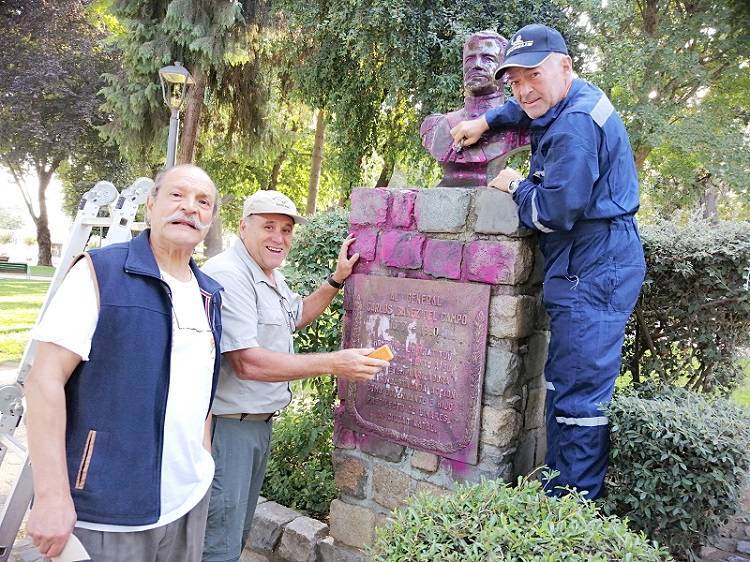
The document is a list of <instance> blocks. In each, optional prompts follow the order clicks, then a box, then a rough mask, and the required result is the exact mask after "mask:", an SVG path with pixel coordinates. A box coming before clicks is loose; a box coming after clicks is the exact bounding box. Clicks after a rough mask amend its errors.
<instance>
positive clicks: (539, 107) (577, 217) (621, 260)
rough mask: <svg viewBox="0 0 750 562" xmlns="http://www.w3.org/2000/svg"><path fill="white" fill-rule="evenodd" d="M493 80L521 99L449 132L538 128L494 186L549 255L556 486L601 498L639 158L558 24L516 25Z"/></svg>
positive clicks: (631, 286) (633, 246)
mask: <svg viewBox="0 0 750 562" xmlns="http://www.w3.org/2000/svg"><path fill="white" fill-rule="evenodd" d="M496 79H498V80H500V79H505V80H506V81H507V83H508V84H510V87H511V90H512V92H513V98H512V99H510V100H509V101H508V102H506V103H505V104H504V105H502V106H501V107H498V108H495V109H491V110H489V111H488V112H487V113H485V114H484V115H483V116H482V117H479V118H477V119H474V120H471V121H464V122H463V123H460V124H459V125H457V126H456V127H455V128H454V129H453V130H452V131H451V135H452V136H453V139H454V141H455V142H456V143H457V144H459V145H461V144H466V145H470V144H472V143H474V142H476V141H477V140H478V139H479V137H480V136H481V135H482V133H484V132H485V131H487V130H489V129H491V130H502V129H503V128H505V127H522V128H526V129H528V130H529V131H530V132H531V137H532V140H531V152H532V154H531V169H530V171H529V174H528V175H527V176H526V177H523V176H521V174H519V173H518V172H516V171H515V170H512V169H508V168H506V169H505V170H503V171H502V172H500V174H498V176H497V177H496V178H494V179H493V180H492V181H491V182H490V186H492V187H495V188H497V189H500V190H502V191H505V192H508V193H510V194H512V196H513V199H514V200H515V202H516V204H517V205H518V213H519V216H520V219H521V222H522V223H523V224H524V226H526V227H528V228H530V229H533V230H535V231H536V232H537V233H538V234H539V244H540V246H541V250H542V253H543V254H544V259H545V266H544V304H545V307H546V309H547V312H548V314H549V317H550V330H551V338H550V345H549V354H548V357H547V363H546V365H545V372H544V374H545V379H546V384H547V412H546V416H547V455H546V464H547V465H548V466H549V467H550V468H551V469H554V470H555V471H557V472H558V473H559V476H558V477H557V478H555V479H554V481H553V482H552V483H551V485H550V486H549V490H550V491H551V493H553V494H560V493H565V490H564V489H563V488H561V487H574V488H577V489H578V490H579V491H582V492H585V493H586V494H587V495H586V497H587V498H590V499H592V498H597V497H599V496H600V495H601V494H602V491H603V481H604V476H605V473H606V470H607V457H608V449H609V431H608V427H607V418H606V416H605V414H604V413H603V412H602V409H601V407H602V405H603V404H606V403H607V402H608V401H609V400H610V398H611V397H612V391H613V388H614V382H615V378H616V377H617V375H618V373H619V369H620V359H621V348H622V343H623V337H624V330H625V324H626V322H627V320H628V317H629V316H630V313H631V312H632V311H633V308H634V306H635V303H636V300H637V298H638V294H639V292H640V288H641V284H642V282H643V278H644V274H645V263H644V259H643V248H642V245H641V240H640V236H639V234H638V228H637V225H636V221H635V218H634V215H635V213H636V211H637V210H638V205H639V203H638V178H637V175H636V169H635V163H634V160H633V153H632V149H631V147H630V142H629V140H628V135H627V132H626V131H625V127H624V125H623V123H622V120H621V119H620V117H619V115H618V114H617V112H616V111H615V109H614V107H613V106H612V104H611V103H610V101H609V99H608V98H607V96H606V95H605V94H604V93H603V92H602V91H601V90H600V89H599V88H597V87H596V86H593V85H592V84H590V83H588V82H585V81H584V80H580V79H577V78H575V77H574V75H573V68H572V61H571V59H570V57H569V56H568V49H567V46H566V44H565V41H564V39H563V38H562V36H561V35H560V33H559V32H558V31H556V30H555V29H552V28H550V27H546V26H544V25H536V24H535V25H528V26H526V27H524V28H522V29H520V30H519V31H518V32H516V33H515V34H514V35H513V37H512V39H511V41H510V43H509V44H508V46H507V48H506V51H505V61H504V62H503V64H502V66H501V67H500V68H499V70H498V71H497V74H496Z"/></svg>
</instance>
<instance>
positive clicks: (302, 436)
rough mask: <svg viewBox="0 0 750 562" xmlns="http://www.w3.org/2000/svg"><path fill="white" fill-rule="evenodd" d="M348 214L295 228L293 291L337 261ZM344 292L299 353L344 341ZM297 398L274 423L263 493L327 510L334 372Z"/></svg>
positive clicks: (290, 264) (300, 339)
mask: <svg viewBox="0 0 750 562" xmlns="http://www.w3.org/2000/svg"><path fill="white" fill-rule="evenodd" d="M347 221H348V213H347V212H346V211H343V210H341V209H336V210H331V211H327V212H325V213H318V214H317V215H315V216H314V217H312V218H311V219H310V220H309V222H308V223H307V224H305V225H304V226H302V227H299V231H298V232H296V233H295V239H294V245H293V246H292V251H291V252H290V254H289V257H288V258H287V263H286V265H285V266H284V275H285V276H286V279H287V282H288V283H289V286H290V287H291V288H292V290H294V291H296V292H298V293H300V294H301V295H308V294H310V293H311V292H313V291H314V290H315V289H317V288H318V287H319V286H320V284H321V283H322V282H323V281H324V280H325V279H326V277H328V275H329V274H330V273H331V271H332V270H333V268H334V267H335V265H336V258H337V256H338V252H339V248H340V246H341V242H343V240H344V238H345V237H346V230H347ZM342 313H343V311H342V302H341V296H337V297H336V299H335V300H334V302H333V303H332V304H331V306H330V307H329V309H328V310H327V311H326V312H324V313H323V314H322V315H321V316H320V317H319V318H318V320H316V321H315V322H313V323H312V324H310V325H309V326H308V327H307V328H305V329H304V330H302V331H301V332H300V333H298V334H296V337H295V342H294V343H295V345H294V347H295V350H296V351H297V352H298V353H315V352H326V351H334V350H336V349H338V348H339V345H340V342H341V317H342ZM298 386H299V387H300V388H301V389H302V390H303V398H299V399H295V400H294V401H293V402H292V404H291V405H290V406H289V407H288V408H286V409H285V410H284V412H283V413H282V414H281V416H280V417H279V419H278V420H277V421H276V422H275V423H274V429H273V442H272V445H271V456H270V457H269V460H268V472H267V475H266V480H265V483H264V485H263V495H265V496H267V497H269V498H272V499H274V500H275V501H277V502H280V503H282V504H283V505H285V506H288V507H291V508H293V509H301V510H303V511H306V512H308V513H310V514H313V515H318V516H320V515H325V514H326V513H327V512H328V506H329V504H330V503H331V500H333V499H334V498H335V497H336V487H335V485H334V482H333V464H332V457H331V455H332V452H333V440H332V439H333V405H334V401H335V396H336V392H335V390H336V389H335V385H334V382H333V377H330V376H324V377H317V378H312V379H306V380H305V381H304V382H303V383H299V385H298Z"/></svg>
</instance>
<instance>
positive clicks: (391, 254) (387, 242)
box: [379, 230, 425, 269]
mask: <svg viewBox="0 0 750 562" xmlns="http://www.w3.org/2000/svg"><path fill="white" fill-rule="evenodd" d="M424 243H425V237H424V236H422V235H420V234H416V233H414V232H408V231H406V232H405V231H403V230H391V231H389V232H385V233H383V234H381V235H380V252H379V256H380V260H381V262H382V263H384V264H385V265H388V266H390V267H400V268H403V269H419V268H420V267H422V252H423V250H424Z"/></svg>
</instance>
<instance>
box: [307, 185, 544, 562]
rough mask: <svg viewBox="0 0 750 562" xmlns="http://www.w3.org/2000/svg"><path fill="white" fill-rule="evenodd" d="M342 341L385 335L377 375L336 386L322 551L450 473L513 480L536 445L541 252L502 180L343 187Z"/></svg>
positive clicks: (367, 539)
mask: <svg viewBox="0 0 750 562" xmlns="http://www.w3.org/2000/svg"><path fill="white" fill-rule="evenodd" d="M351 201H352V210H351V215H350V230H351V232H352V233H354V234H355V235H356V237H357V240H356V242H355V244H354V247H353V248H352V249H351V251H352V252H359V254H360V259H359V262H358V263H357V265H356V268H355V273H354V275H353V276H352V277H351V278H350V279H349V280H348V281H347V283H346V287H345V289H344V291H345V292H344V308H345V320H344V344H345V346H362V347H365V346H368V347H369V346H372V347H375V346H379V345H381V344H383V343H387V344H388V345H390V347H391V349H392V350H393V353H394V354H395V357H394V359H393V361H392V362H391V365H390V367H389V368H388V369H387V370H385V371H383V372H381V373H380V374H378V375H377V376H376V377H375V378H374V379H373V380H371V381H369V382H366V383H358V384H353V383H350V384H341V385H340V386H339V399H340V404H339V406H338V407H337V412H336V420H335V429H334V444H335V451H334V470H335V479H336V484H337V486H338V488H339V498H338V499H336V500H334V501H333V502H332V504H331V513H330V533H331V536H329V537H328V538H327V539H326V542H325V544H322V545H321V551H320V552H321V554H322V557H321V560H337V561H339V562H342V561H359V562H362V561H365V560H367V557H366V555H365V554H364V552H363V551H362V550H361V549H362V547H363V546H365V545H366V544H369V543H371V542H372V540H373V539H374V529H375V527H377V526H379V525H383V524H386V523H387V521H388V518H389V515H390V513H391V510H392V509H394V508H396V507H398V506H400V505H403V503H404V502H405V501H406V499H407V498H408V497H409V496H410V495H412V494H416V493H420V492H425V493H430V494H443V493H447V492H449V491H450V490H452V489H453V488H454V487H455V486H456V483H458V482H466V481H469V482H476V481H479V480H480V479H481V478H501V479H503V480H512V479H513V478H514V477H515V476H516V475H519V474H527V473H528V472H530V471H531V470H532V469H533V468H534V467H536V466H539V465H540V464H542V462H543V458H544V443H545V440H544V419H543V418H544V396H545V384H544V377H543V374H542V371H543V365H544V358H545V355H546V345H547V334H546V331H545V330H546V328H545V322H546V316H545V314H544V311H543V307H542V305H541V298H540V289H541V279H542V276H541V266H542V264H541V257H540V256H538V255H537V254H536V252H535V250H534V240H533V238H532V237H531V236H530V232H529V231H528V230H526V229H524V228H523V227H522V226H521V225H520V224H519V221H518V215H517V211H516V206H515V203H514V202H513V200H512V198H511V197H510V195H508V194H506V193H502V192H500V191H498V190H495V189H492V188H487V187H478V188H463V189H462V188H455V187H450V188H448V187H434V188H430V189H408V190H395V189H377V188H360V189H355V190H354V192H353V193H352V198H351Z"/></svg>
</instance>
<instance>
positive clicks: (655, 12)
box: [641, 0, 659, 37]
mask: <svg viewBox="0 0 750 562" xmlns="http://www.w3.org/2000/svg"><path fill="white" fill-rule="evenodd" d="M641 9H642V16H643V31H645V32H646V33H647V34H648V35H650V36H651V37H654V36H655V34H656V27H657V25H658V24H659V1H658V0H643V2H642V3H641Z"/></svg>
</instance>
